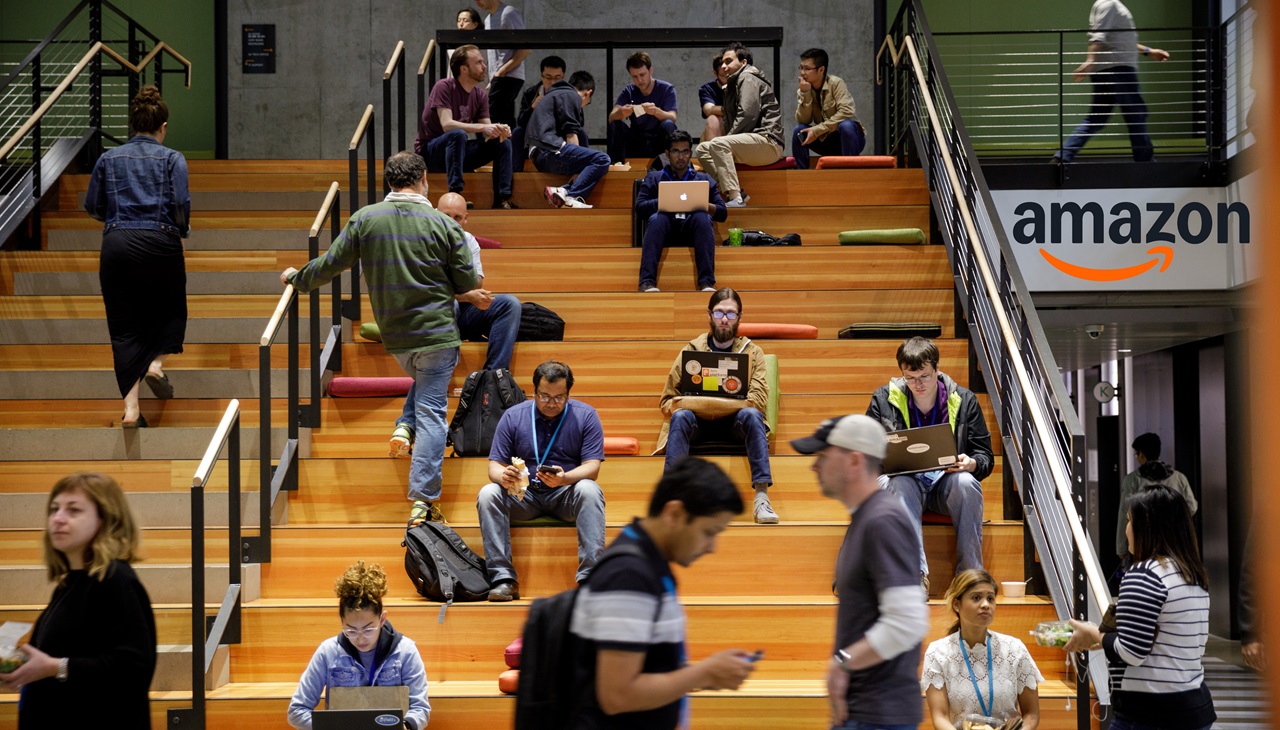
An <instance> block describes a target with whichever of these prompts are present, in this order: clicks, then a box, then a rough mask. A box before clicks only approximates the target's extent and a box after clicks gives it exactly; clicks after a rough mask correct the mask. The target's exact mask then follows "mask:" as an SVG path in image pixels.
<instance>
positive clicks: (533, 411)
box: [529, 401, 569, 482]
mask: <svg viewBox="0 0 1280 730" xmlns="http://www.w3.org/2000/svg"><path fill="white" fill-rule="evenodd" d="M537 417H538V405H537V404H536V403H535V404H534V406H533V407H532V408H530V409H529V431H530V435H532V436H533V458H534V459H537V462H538V463H537V464H536V465H534V468H535V469H536V468H537V467H539V466H542V465H543V464H545V463H546V462H547V457H548V456H551V447H552V446H553V445H555V442H556V436H559V435H560V427H561V426H563V425H564V422H565V420H566V419H568V418H569V402H568V401H565V404H564V411H562V412H561V413H560V423H557V424H556V430H555V431H553V432H552V433H551V440H550V441H549V442H547V450H546V451H544V452H542V457H541V458H539V457H538V421H537ZM538 481H539V482H541V481H542V480H541V479H539V480H538Z"/></svg>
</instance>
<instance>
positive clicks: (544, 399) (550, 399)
mask: <svg viewBox="0 0 1280 730" xmlns="http://www.w3.org/2000/svg"><path fill="white" fill-rule="evenodd" d="M534 396H535V397H537V399H538V402H539V403H555V404H556V405H560V404H561V403H564V402H565V401H567V400H569V394H568V393H565V394H564V395H547V394H546V393H534Z"/></svg>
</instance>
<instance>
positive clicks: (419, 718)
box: [289, 560, 431, 730]
mask: <svg viewBox="0 0 1280 730" xmlns="http://www.w3.org/2000/svg"><path fill="white" fill-rule="evenodd" d="M333 591H334V593H336V594H337V595H338V616H339V617H340V618H341V619H342V631H340V632H339V633H338V635H337V636H334V637H332V638H328V639H325V640H324V642H322V643H321V644H320V646H319V647H318V648H317V649H316V653H315V654H314V655H313V656H312V657H311V662H310V663H309V664H307V668H306V670H305V671H303V673H302V678H301V679H300V680H299V681H298V689H297V691H296V692H294V693H293V699H292V700H291V701H290V702H289V724H290V725H292V726H294V727H296V728H303V729H307V730H309V728H310V727H311V713H312V711H313V710H315V709H316V705H318V704H319V703H320V700H321V699H324V702H325V706H326V707H327V706H328V704H329V689H330V688H331V687H370V686H376V687H394V686H399V685H404V686H407V687H408V688H409V711H408V712H406V713H405V716H404V724H405V726H406V727H408V728H409V730H422V728H424V727H426V726H427V720H429V719H430V718H431V704H430V703H429V702H428V701H427V670H426V668H425V667H424V666H423V664H422V657H421V656H419V654H418V647H417V646H416V645H415V644H414V643H413V639H410V638H409V637H407V636H405V635H404V634H401V633H400V632H399V631H396V630H395V629H394V628H392V626H391V622H390V621H388V620H387V612H386V611H385V610H383V606H382V601H383V599H384V598H386V596H387V574H386V572H384V571H383V570H382V566H380V565H378V564H377V563H373V564H371V565H365V563H364V561H363V560H359V561H356V564H355V565H353V566H351V567H350V568H347V572H345V573H343V574H342V577H341V578H338V580H337V581H336V582H335V583H334V586H333Z"/></svg>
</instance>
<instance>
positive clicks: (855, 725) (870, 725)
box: [831, 720, 917, 730]
mask: <svg viewBox="0 0 1280 730" xmlns="http://www.w3.org/2000/svg"><path fill="white" fill-rule="evenodd" d="M916 727H917V726H916V725H913V724H903V725H898V724H893V725H883V724H880V723H874V722H862V721H860V720H845V721H844V722H843V723H842V724H840V725H832V726H831V730H916Z"/></svg>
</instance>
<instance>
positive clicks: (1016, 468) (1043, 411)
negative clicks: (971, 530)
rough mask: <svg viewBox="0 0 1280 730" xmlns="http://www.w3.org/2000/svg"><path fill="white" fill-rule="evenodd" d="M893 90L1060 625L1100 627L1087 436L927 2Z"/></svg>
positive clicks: (912, 1) (885, 62) (901, 53)
mask: <svg viewBox="0 0 1280 730" xmlns="http://www.w3.org/2000/svg"><path fill="white" fill-rule="evenodd" d="M876 75H877V82H878V83H882V84H884V85H885V86H886V87H887V91H886V97H887V98H886V113H887V115H888V119H886V120H885V126H886V129H888V130H889V143H890V145H891V146H892V147H893V148H894V149H895V153H896V154H898V155H899V156H901V157H902V158H903V159H907V158H911V157H914V158H918V160H919V162H920V163H921V165H922V166H923V167H924V170H925V173H926V176H927V177H928V179H929V183H930V191H931V195H932V198H933V209H934V214H935V215H936V217H937V221H938V227H939V229H940V230H941V233H942V237H943V239H944V240H945V242H946V245H947V247H948V254H949V257H950V260H951V263H952V267H953V270H954V274H955V281H956V289H957V294H958V299H959V300H960V302H961V305H962V308H963V310H964V316H965V320H966V322H967V324H968V329H969V336H970V343H971V345H972V347H973V349H974V351H975V352H976V354H977V357H978V359H979V361H980V366H981V371H982V375H983V378H984V379H985V381H986V385H987V391H988V392H989V394H990V397H991V402H992V405H993V407H994V409H995V412H996V414H997V417H998V421H999V424H1000V429H1001V433H1002V434H1003V437H1004V461H1005V465H1006V473H1010V474H1011V475H1012V477H1013V479H1014V480H1015V482H1016V483H1017V485H1018V492H1019V494H1020V496H1021V498H1022V507H1023V512H1024V524H1025V525H1026V530H1027V532H1028V533H1029V534H1030V536H1031V538H1032V540H1033V542H1034V544H1035V547H1036V550H1037V551H1038V553H1039V556H1040V558H1041V565H1042V567H1043V569H1044V573H1045V580H1046V583H1047V589H1048V591H1049V594H1050V596H1051V597H1052V599H1053V602H1054V606H1055V608H1056V610H1057V612H1058V616H1059V618H1066V617H1068V616H1074V617H1077V618H1087V619H1091V620H1094V621H1097V620H1098V619H1099V618H1100V616H1101V610H1102V608H1105V606H1106V605H1107V603H1108V602H1109V598H1110V596H1109V593H1108V590H1107V586H1106V582H1105V580H1104V579H1103V576H1102V569H1101V566H1100V565H1099V563H1098V559H1097V556H1096V554H1095V552H1094V550H1093V547H1092V545H1091V543H1090V541H1089V537H1088V535H1087V534H1086V532H1085V528H1084V522H1083V518H1082V516H1083V515H1085V514H1087V510H1086V491H1085V487H1086V484H1085V455H1086V450H1085V442H1084V431H1083V429H1082V428H1081V426H1080V423H1079V422H1078V420H1077V417H1076V413H1075V410H1074V407H1073V406H1072V404H1071V401H1070V398H1069V397H1068V396H1067V393H1066V392H1065V388H1064V386H1063V383H1062V381H1061V379H1060V376H1059V374H1058V368H1057V365H1056V363H1055V360H1054V357H1053V353H1052V351H1051V350H1050V349H1049V346H1048V343H1047V341H1046V339H1045V335H1044V331H1043V329H1042V327H1041V325H1040V321H1039V317H1038V315H1037V313H1036V310H1035V306H1034V304H1033V302H1032V301H1031V298H1030V296H1029V295H1028V293H1027V288H1026V285H1025V284H1024V282H1023V279H1022V275H1021V273H1020V271H1019V270H1018V266H1017V263H1016V261H1015V259H1014V257H1013V252H1012V249H1011V248H1010V245H1009V242H1008V240H1007V239H1006V237H1005V234H1004V228H1003V227H1002V226H1001V225H1000V222H999V218H998V215H997V213H996V210H995V206H994V204H993V203H992V201H991V196H990V192H989V190H988V188H987V184H986V180H985V178H984V177H983V174H982V170H981V168H980V167H979V165H978V162H977V155H976V154H975V153H974V150H973V147H972V145H971V144H970V141H969V138H968V133H967V130H966V128H965V125H964V122H963V120H962V119H961V117H960V114H959V113H958V111H957V107H956V103H955V99H954V98H953V97H952V94H951V87H950V85H949V82H948V79H947V74H946V72H945V71H944V69H943V68H942V66H941V64H940V63H939V62H938V51H937V48H936V47H935V46H934V43H933V39H932V37H931V35H930V33H929V27H928V23H927V21H926V19H925V16H924V12H923V10H922V8H921V7H920V4H919V0H907V1H906V2H904V3H903V5H902V8H901V10H900V11H899V13H898V16H897V19H896V20H895V22H894V24H893V26H892V29H891V30H890V33H889V36H888V37H887V38H885V40H884V43H883V44H882V46H881V49H880V52H879V54H878V55H877V73H876ZM1080 659H1081V660H1082V661H1081V662H1080V663H1081V664H1083V662H1088V666H1089V670H1088V671H1080V672H1077V677H1078V683H1077V688H1076V689H1077V692H1078V694H1079V704H1078V712H1079V715H1078V718H1077V719H1078V720H1079V722H1080V723H1081V725H1080V727H1088V720H1089V711H1090V705H1089V702H1088V698H1089V679H1090V677H1092V680H1093V683H1094V687H1095V689H1096V691H1097V693H1098V697H1099V700H1100V701H1101V702H1102V703H1103V704H1108V703H1109V696H1110V693H1109V688H1108V686H1107V670H1106V662H1105V660H1103V659H1102V658H1101V657H1100V656H1095V657H1084V656H1082V657H1080Z"/></svg>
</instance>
